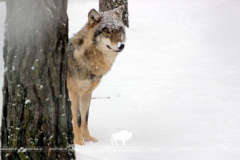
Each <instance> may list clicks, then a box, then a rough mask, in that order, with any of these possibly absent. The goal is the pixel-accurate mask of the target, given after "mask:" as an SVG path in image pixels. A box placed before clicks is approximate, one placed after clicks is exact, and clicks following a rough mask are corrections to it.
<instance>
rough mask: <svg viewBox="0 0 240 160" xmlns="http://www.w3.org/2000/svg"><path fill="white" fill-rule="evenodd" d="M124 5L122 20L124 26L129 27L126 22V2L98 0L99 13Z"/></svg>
mask: <svg viewBox="0 0 240 160" xmlns="http://www.w3.org/2000/svg"><path fill="white" fill-rule="evenodd" d="M122 5H124V10H123V14H122V20H123V23H124V25H125V26H127V27H129V21H128V15H129V14H128V0H99V11H100V12H104V11H109V10H113V9H114V8H117V7H119V6H122Z"/></svg>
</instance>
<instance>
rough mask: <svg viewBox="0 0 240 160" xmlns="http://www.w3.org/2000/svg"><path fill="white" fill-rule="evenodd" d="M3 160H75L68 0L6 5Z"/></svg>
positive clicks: (29, 0)
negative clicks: (68, 78)
mask: <svg viewBox="0 0 240 160" xmlns="http://www.w3.org/2000/svg"><path fill="white" fill-rule="evenodd" d="M6 6H7V13H6V22H5V26H6V31H5V40H4V49H3V57H4V62H5V64H4V68H5V73H4V86H3V112H2V113H3V115H2V127H1V135H2V136H1V144H2V152H1V158H2V159H12V160H17V159H21V160H23V159H33V160H35V159H50V160H53V159H54V160H55V159H74V158H75V155H74V150H73V149H72V147H73V145H72V144H73V129H72V113H71V108H70V102H69V101H68V92H67V87H66V58H67V55H66V50H67V43H68V17H67V0H7V1H6Z"/></svg>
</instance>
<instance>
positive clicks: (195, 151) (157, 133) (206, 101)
mask: <svg viewBox="0 0 240 160" xmlns="http://www.w3.org/2000/svg"><path fill="white" fill-rule="evenodd" d="M92 8H95V9H97V10H98V0H91V1H87V0H69V4H68V15H69V36H70V37H71V36H73V34H74V33H76V32H78V31H79V30H80V29H81V27H83V26H84V25H85V24H86V22H87V15H88V12H89V10H90V9H92ZM239 8H240V1H239V0H201V1H200V0H194V1H190V0H181V1H175V0H161V1H159V0H148V1H145V0H138V1H131V0H130V1H129V21H130V28H129V29H127V33H126V34H127V42H126V43H125V48H124V50H123V52H121V53H119V55H118V57H117V59H116V62H115V64H114V65H113V67H112V69H111V71H110V72H109V73H108V74H107V75H106V76H105V77H103V79H102V82H101V84H100V85H99V86H98V88H97V89H96V90H95V91H94V92H93V97H100V98H95V99H92V101H91V107H90V113H89V121H88V124H89V130H90V134H91V135H92V136H94V137H95V138H97V139H98V142H97V143H92V142H86V145H85V146H79V145H77V146H76V155H77V159H81V160H89V159H91V160H93V159H101V160H122V159H131V160H146V159H149V160H156V159H164V160H176V159H177V160H203V159H204V160H213V159H217V160H226V159H227V160H239V158H240V143H239V142H240V134H239V133H240V123H239V121H240V83H239V82H240V63H239V62H240V29H239V28H240V21H239V15H240V10H239ZM4 11H5V7H4V3H3V2H0V13H1V14H0V19H1V20H0V47H2V46H3V41H2V39H3V37H4V35H3V28H4V25H3V24H4V13H5V12H4ZM0 53H2V50H1V51H0ZM1 55H2V54H1ZM3 73H4V67H3V60H2V56H0V76H1V77H3ZM2 80H3V79H2V78H0V84H3V81H2ZM0 94H2V93H1V92H0ZM101 97H110V98H101ZM0 98H2V95H0ZM1 105H2V100H0V106H1ZM122 130H127V131H129V132H131V133H133V135H132V138H131V139H129V140H128V141H126V145H125V146H123V145H122V143H121V141H119V142H118V143H119V146H116V145H114V146H112V144H111V141H110V139H111V135H112V134H114V133H118V132H120V131H122Z"/></svg>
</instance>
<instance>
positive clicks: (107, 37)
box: [67, 6, 126, 145]
mask: <svg viewBox="0 0 240 160" xmlns="http://www.w3.org/2000/svg"><path fill="white" fill-rule="evenodd" d="M123 9H124V8H123V6H120V7H118V8H116V9H114V10H111V11H107V12H97V11H96V10H95V9H92V10H90V12H89V13H88V22H87V24H86V25H85V26H84V27H83V28H82V29H81V30H80V31H79V32H78V33H77V34H76V35H74V36H73V37H72V38H71V39H70V40H69V44H68V64H67V87H68V91H69V97H70V99H71V110H72V115H73V132H74V144H79V145H84V144H85V143H84V141H85V142H89V141H93V142H96V141H97V139H96V138H94V137H92V136H90V134H89V130H88V116H89V106H90V101H91V96H92V92H93V90H94V89H95V88H96V87H97V86H98V84H99V83H100V81H101V79H102V77H103V76H104V75H105V74H106V73H107V72H108V71H109V70H110V69H111V66H112V64H113V62H114V61H115V58H116V56H117V55H118V53H119V52H121V51H122V50H123V49H124V42H125V41H126V35H125V27H124V24H123V22H122V11H123Z"/></svg>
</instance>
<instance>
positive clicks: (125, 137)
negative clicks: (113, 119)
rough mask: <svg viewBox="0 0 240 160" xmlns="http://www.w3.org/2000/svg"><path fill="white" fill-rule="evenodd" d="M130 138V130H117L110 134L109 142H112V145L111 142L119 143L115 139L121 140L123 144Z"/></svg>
mask: <svg viewBox="0 0 240 160" xmlns="http://www.w3.org/2000/svg"><path fill="white" fill-rule="evenodd" d="M131 138H132V133H131V132H128V131H126V130H123V131H121V132H118V133H114V134H113V135H112V136H111V140H110V141H111V142H112V145H114V143H113V142H115V143H116V145H119V144H118V143H117V141H122V143H123V145H126V144H125V143H126V141H127V140H129V139H131Z"/></svg>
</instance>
